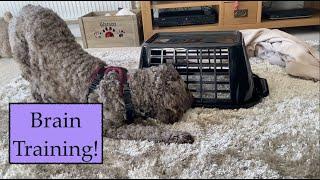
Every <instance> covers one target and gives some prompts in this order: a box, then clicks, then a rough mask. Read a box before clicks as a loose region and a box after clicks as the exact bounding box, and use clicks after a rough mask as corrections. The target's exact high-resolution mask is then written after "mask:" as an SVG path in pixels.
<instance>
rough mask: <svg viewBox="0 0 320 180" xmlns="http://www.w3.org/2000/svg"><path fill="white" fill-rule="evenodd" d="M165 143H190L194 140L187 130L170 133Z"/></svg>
mask: <svg viewBox="0 0 320 180" xmlns="http://www.w3.org/2000/svg"><path fill="white" fill-rule="evenodd" d="M165 142H166V143H177V144H186V143H189V144H192V143H193V142H194V138H193V136H192V135H191V134H190V133H187V132H175V133H172V134H171V135H170V137H169V138H168V139H166V141H165Z"/></svg>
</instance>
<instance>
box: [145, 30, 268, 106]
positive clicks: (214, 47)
mask: <svg viewBox="0 0 320 180" xmlns="http://www.w3.org/2000/svg"><path fill="white" fill-rule="evenodd" d="M160 64H173V65H174V66H175V68H176V70H177V71H178V72H179V73H180V75H181V76H182V78H183V79H184V81H185V82H186V84H187V86H188V88H189V90H190V91H191V92H193V96H194V98H195V101H194V106H204V107H219V108H241V107H251V106H253V105H255V104H256V103H258V102H260V100H261V99H262V98H263V97H265V96H267V95H268V94H269V90H268V84H267V81H266V80H265V79H262V78H259V77H258V76H257V75H255V74H253V73H252V72H251V67H250V63H249V60H248V58H247V54H246V49H245V45H244V42H243V38H242V34H241V33H240V32H238V31H234V32H233V31H232V32H188V33H186V32H183V33H182V32H178V33H157V34H154V35H153V36H152V37H151V38H150V39H149V40H147V41H146V42H145V43H144V44H143V48H142V53H141V59H140V68H147V67H151V66H158V65H160Z"/></svg>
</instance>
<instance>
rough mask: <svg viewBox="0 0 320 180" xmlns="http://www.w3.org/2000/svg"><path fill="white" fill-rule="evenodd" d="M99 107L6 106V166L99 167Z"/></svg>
mask: <svg viewBox="0 0 320 180" xmlns="http://www.w3.org/2000/svg"><path fill="white" fill-rule="evenodd" d="M102 116H103V115H102V104H23V103H21V104H20V103H10V119H9V128H10V129H9V141H10V145H9V162H10V163H12V164H42V163H44V164H52V163H61V164H78V163H79V164H89V163H90V164H101V163H102V161H103V144H102V128H103V125H102V118H103V117H102Z"/></svg>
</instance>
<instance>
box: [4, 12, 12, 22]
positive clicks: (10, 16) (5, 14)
mask: <svg viewBox="0 0 320 180" xmlns="http://www.w3.org/2000/svg"><path fill="white" fill-rule="evenodd" d="M12 17H13V16H12V14H11V12H5V13H4V15H3V18H4V20H5V21H6V22H7V23H9V21H10V20H11V19H12Z"/></svg>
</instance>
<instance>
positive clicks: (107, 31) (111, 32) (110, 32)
mask: <svg viewBox="0 0 320 180" xmlns="http://www.w3.org/2000/svg"><path fill="white" fill-rule="evenodd" d="M124 34H125V31H124V30H118V31H117V30H116V29H115V28H113V27H111V26H110V27H105V28H103V29H102V31H97V32H94V36H95V37H96V38H99V39H100V38H112V37H120V38H121V37H123V36H124Z"/></svg>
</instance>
